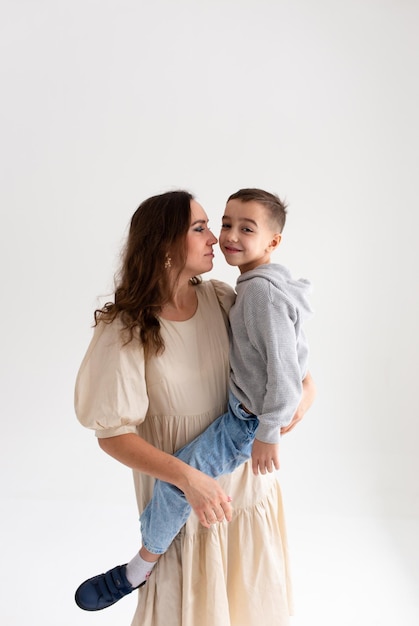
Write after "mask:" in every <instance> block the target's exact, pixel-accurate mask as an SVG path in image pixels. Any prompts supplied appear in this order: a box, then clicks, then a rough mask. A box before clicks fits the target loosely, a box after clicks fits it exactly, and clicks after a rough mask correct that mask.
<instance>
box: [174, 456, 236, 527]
mask: <svg viewBox="0 0 419 626" xmlns="http://www.w3.org/2000/svg"><path fill="white" fill-rule="evenodd" d="M188 467H189V470H190V471H188V472H187V477H186V481H185V485H184V486H183V487H181V489H182V491H183V493H184V494H185V498H186V499H187V501H188V502H189V504H190V505H191V507H192V509H193V511H194V512H195V514H196V515H197V517H198V519H199V521H200V523H201V524H202V526H205V528H209V527H210V526H211V525H212V524H216V523H217V522H222V521H224V519H225V520H227V522H231V519H232V515H233V511H232V507H231V504H230V502H231V498H230V496H227V495H226V494H225V493H224V491H223V489H222V488H221V487H220V485H219V483H218V482H217V481H216V480H215V479H214V478H211V477H210V476H207V474H204V473H203V472H200V471H199V470H197V469H194V468H193V467H190V466H188Z"/></svg>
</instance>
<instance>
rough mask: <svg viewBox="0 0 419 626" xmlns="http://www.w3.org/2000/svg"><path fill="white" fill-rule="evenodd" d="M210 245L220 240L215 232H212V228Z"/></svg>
mask: <svg viewBox="0 0 419 626" xmlns="http://www.w3.org/2000/svg"><path fill="white" fill-rule="evenodd" d="M210 235H211V236H210V239H209V240H210V242H211V243H210V245H211V246H213V245H214V244H216V243H217V242H218V239H217V237H216V236H215V235H214V233H213V232H212V230H210Z"/></svg>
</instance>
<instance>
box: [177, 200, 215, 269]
mask: <svg viewBox="0 0 419 626" xmlns="http://www.w3.org/2000/svg"><path fill="white" fill-rule="evenodd" d="M216 243H217V238H216V237H215V236H214V235H213V233H212V232H211V231H210V229H209V228H208V217H207V214H206V213H205V211H204V209H203V208H202V206H201V205H200V204H199V203H198V202H196V200H191V225H190V227H189V230H188V233H187V235H186V265H185V267H184V269H183V271H182V274H185V275H186V276H187V277H188V279H189V278H191V277H192V276H198V275H199V274H204V273H205V272H209V271H210V270H211V269H212V265H213V262H212V260H213V258H214V252H213V246H214V245H215V244H216Z"/></svg>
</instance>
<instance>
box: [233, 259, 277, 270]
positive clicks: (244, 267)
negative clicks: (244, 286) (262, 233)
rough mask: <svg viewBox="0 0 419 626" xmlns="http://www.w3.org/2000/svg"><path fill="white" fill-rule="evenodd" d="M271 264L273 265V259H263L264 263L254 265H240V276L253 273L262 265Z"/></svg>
mask: <svg viewBox="0 0 419 626" xmlns="http://www.w3.org/2000/svg"><path fill="white" fill-rule="evenodd" d="M270 263H271V257H268V258H267V259H263V261H260V262H256V263H255V264H254V265H253V264H250V263H246V264H245V265H241V266H240V265H239V270H240V274H246V272H251V271H252V270H255V269H256V268H257V267H260V266H261V265H269V264H270ZM249 266H250V267H249Z"/></svg>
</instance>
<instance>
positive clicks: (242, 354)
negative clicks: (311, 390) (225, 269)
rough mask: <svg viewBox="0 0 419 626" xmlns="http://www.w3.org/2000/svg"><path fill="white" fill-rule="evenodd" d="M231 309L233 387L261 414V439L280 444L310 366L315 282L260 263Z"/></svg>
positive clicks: (244, 280) (242, 284)
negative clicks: (306, 327) (308, 324)
mask: <svg viewBox="0 0 419 626" xmlns="http://www.w3.org/2000/svg"><path fill="white" fill-rule="evenodd" d="M236 291H237V298H236V301H235V304H234V305H233V307H232V308H231V310H230V325H231V329H230V333H231V335H230V339H231V342H230V344H231V345H230V367H231V375H230V387H231V391H232V392H233V394H234V395H235V396H236V397H237V398H238V399H239V400H240V402H241V403H242V404H243V405H244V406H245V407H246V409H248V410H249V411H251V412H252V413H253V414H254V415H257V416H258V418H259V425H258V428H257V430H256V438H257V439H259V440H260V441H264V442H266V443H278V442H279V440H280V428H281V427H282V426H287V425H288V424H289V423H290V421H291V420H292V418H293V416H294V414H295V411H296V409H297V407H298V404H299V402H300V399H301V393H302V381H303V379H304V377H305V375H306V373H307V367H308V345H307V340H306V337H305V334H304V331H303V328H302V326H303V323H304V322H305V321H306V320H307V319H309V318H310V317H311V315H312V309H311V307H310V305H309V303H308V299H307V296H308V294H309V292H310V283H309V281H308V280H306V279H298V280H294V279H293V278H292V277H291V274H290V272H289V270H288V269H287V268H286V267H284V266H283V265H279V264H274V263H270V264H266V265H260V266H259V267H257V268H255V269H254V270H250V271H249V272H245V273H244V274H242V275H241V276H240V277H239V278H238V280H237V286H236Z"/></svg>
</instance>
